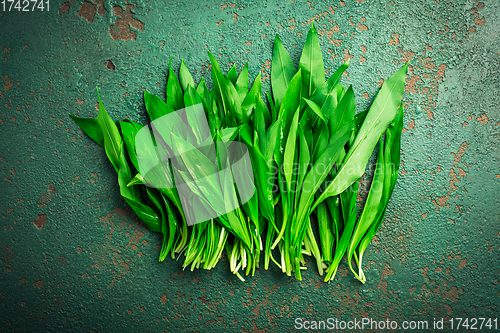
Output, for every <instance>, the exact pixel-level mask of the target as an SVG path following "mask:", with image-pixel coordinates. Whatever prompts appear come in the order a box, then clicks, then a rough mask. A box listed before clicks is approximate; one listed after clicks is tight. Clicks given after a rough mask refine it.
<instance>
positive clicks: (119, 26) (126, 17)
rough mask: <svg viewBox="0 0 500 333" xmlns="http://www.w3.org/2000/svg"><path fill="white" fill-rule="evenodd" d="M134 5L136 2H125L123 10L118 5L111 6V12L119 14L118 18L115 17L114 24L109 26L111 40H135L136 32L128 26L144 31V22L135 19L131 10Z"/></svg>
mask: <svg viewBox="0 0 500 333" xmlns="http://www.w3.org/2000/svg"><path fill="white" fill-rule="evenodd" d="M135 6H137V4H136V3H133V4H126V5H125V12H124V11H123V9H122V7H120V6H114V7H113V13H114V14H115V15H116V16H120V17H119V18H118V19H116V21H115V24H113V25H112V26H110V27H109V34H110V35H111V38H112V39H113V40H117V39H121V40H123V41H127V40H136V38H137V34H136V32H135V31H132V30H131V29H130V28H134V29H137V30H140V31H144V23H142V22H141V21H139V20H138V19H136V18H135V17H134V15H135V14H134V13H132V12H131V10H132V9H134V8H135Z"/></svg>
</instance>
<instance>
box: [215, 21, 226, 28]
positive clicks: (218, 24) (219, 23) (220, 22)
mask: <svg viewBox="0 0 500 333" xmlns="http://www.w3.org/2000/svg"><path fill="white" fill-rule="evenodd" d="M222 22H224V20H220V21H219V22H218V23H216V24H217V28H218V27H219V26H220V25H221V24H222Z"/></svg>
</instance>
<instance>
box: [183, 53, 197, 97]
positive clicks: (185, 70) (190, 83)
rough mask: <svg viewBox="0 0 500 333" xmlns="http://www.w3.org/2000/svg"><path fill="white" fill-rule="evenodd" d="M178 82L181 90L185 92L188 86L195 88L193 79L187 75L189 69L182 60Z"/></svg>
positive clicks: (189, 74)
mask: <svg viewBox="0 0 500 333" xmlns="http://www.w3.org/2000/svg"><path fill="white" fill-rule="evenodd" d="M179 80H180V82H181V86H182V90H183V91H184V92H186V90H187V88H188V86H191V87H193V88H195V85H194V80H193V77H192V76H191V73H189V69H188V68H187V67H186V64H185V63H184V59H183V60H181V68H180V69H179Z"/></svg>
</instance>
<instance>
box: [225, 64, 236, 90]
mask: <svg viewBox="0 0 500 333" xmlns="http://www.w3.org/2000/svg"><path fill="white" fill-rule="evenodd" d="M226 78H227V79H228V80H229V81H231V83H232V84H234V85H236V80H237V79H238V72H237V71H236V65H234V64H233V66H232V67H231V69H230V70H229V72H227V75H226Z"/></svg>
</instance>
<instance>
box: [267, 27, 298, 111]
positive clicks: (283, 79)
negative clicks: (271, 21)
mask: <svg viewBox="0 0 500 333" xmlns="http://www.w3.org/2000/svg"><path fill="white" fill-rule="evenodd" d="M296 71H297V70H296V69H295V65H294V64H293V61H292V58H290V55H289V54H288V52H287V51H286V50H285V48H284V47H283V43H282V42H281V40H280V38H279V37H278V34H276V38H275V40H274V48H273V61H272V64H271V88H272V89H273V96H274V103H275V104H276V105H277V106H279V105H280V104H281V102H282V101H283V97H284V96H285V92H286V89H287V87H288V84H289V83H290V81H291V80H292V77H293V76H294V75H295V72H296Z"/></svg>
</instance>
